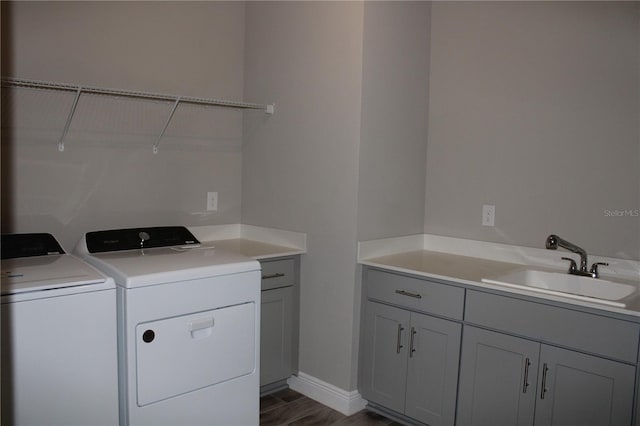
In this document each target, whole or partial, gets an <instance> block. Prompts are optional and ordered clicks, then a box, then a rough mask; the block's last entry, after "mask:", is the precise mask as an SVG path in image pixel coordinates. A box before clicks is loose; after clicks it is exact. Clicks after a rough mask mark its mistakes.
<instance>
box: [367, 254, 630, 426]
mask: <svg viewBox="0 0 640 426" xmlns="http://www.w3.org/2000/svg"><path fill="white" fill-rule="evenodd" d="M363 300H364V302H363V303H364V304H363V316H362V322H361V346H360V371H359V387H358V388H359V391H360V393H361V394H362V396H363V397H364V398H365V399H367V400H368V401H369V406H370V407H372V408H374V409H377V410H378V411H382V412H384V413H386V414H388V415H390V416H391V417H397V418H398V419H399V420H403V421H405V422H406V423H409V424H414V423H416V424H418V423H419V424H427V425H430V426H435V425H452V424H453V423H454V421H455V424H456V425H457V426H471V425H475V426H478V425H487V426H503V425H504V426H514V425H527V426H552V425H553V426H574V425H575V426H591V425H593V426H596V425H597V426H607V425H609V426H618V425H620V426H623V425H624V426H630V425H631V422H632V421H633V410H634V398H635V397H636V390H635V389H636V386H637V384H636V383H637V377H638V376H640V372H639V371H637V365H638V348H639V347H640V324H639V323H638V321H637V320H629V319H626V318H625V317H623V316H620V315H612V314H608V313H606V312H600V311H598V310H594V309H586V308H585V309H582V308H579V307H575V306H572V305H561V304H557V303H554V302H550V301H545V300H542V299H539V298H534V297H526V296H516V295H511V294H506V293H500V292H492V291H488V290H478V289H477V288H475V287H470V286H468V287H465V286H462V285H449V284H448V283H446V282H439V281H436V280H432V279H427V278H421V277H415V276H410V275H406V274H402V273H395V272H388V271H385V270H380V269H375V268H368V267H365V268H364V269H363ZM458 362H459V363H458ZM458 366H459V369H458ZM458 372H459V381H458ZM637 393H638V394H640V392H637ZM638 398H640V397H638ZM637 411H640V405H639V406H638V407H637ZM636 425H640V416H639V417H638V418H636Z"/></svg>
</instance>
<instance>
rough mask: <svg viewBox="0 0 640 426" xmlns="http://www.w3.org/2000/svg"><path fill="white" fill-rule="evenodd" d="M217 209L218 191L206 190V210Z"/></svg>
mask: <svg viewBox="0 0 640 426" xmlns="http://www.w3.org/2000/svg"><path fill="white" fill-rule="evenodd" d="M216 210H218V193H217V192H207V211H216Z"/></svg>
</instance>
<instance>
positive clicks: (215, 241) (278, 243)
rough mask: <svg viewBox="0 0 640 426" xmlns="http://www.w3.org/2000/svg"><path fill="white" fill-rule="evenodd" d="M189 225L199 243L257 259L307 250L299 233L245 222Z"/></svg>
mask: <svg viewBox="0 0 640 426" xmlns="http://www.w3.org/2000/svg"><path fill="white" fill-rule="evenodd" d="M188 228H189V230H190V231H191V232H192V233H193V235H194V236H195V237H196V238H197V239H198V240H200V242H201V243H202V245H205V246H208V247H217V248H219V249H221V250H224V251H229V252H232V253H237V254H242V255H244V256H247V257H250V258H252V259H256V260H265V259H272V258H276V257H282V256H292V255H298V254H304V253H306V252H307V235H306V234H303V233H300V232H292V231H287V230H282V229H273V228H264V227H259V226H252V225H244V224H232V225H213V226H190V227H188Z"/></svg>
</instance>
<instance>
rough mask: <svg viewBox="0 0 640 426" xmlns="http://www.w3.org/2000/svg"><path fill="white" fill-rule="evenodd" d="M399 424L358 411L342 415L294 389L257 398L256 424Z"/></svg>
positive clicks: (283, 425) (321, 425)
mask: <svg viewBox="0 0 640 426" xmlns="http://www.w3.org/2000/svg"><path fill="white" fill-rule="evenodd" d="M328 425H331V426H391V425H393V426H400V424H399V423H396V422H393V421H391V420H389V419H387V418H385V417H382V416H380V415H378V414H375V413H372V412H370V411H367V410H362V411H360V412H358V413H356V414H354V415H352V416H345V415H344V414H341V413H339V412H338V411H335V410H332V409H331V408H329V407H326V406H324V405H322V404H320V403H319V402H316V401H314V400H313V399H311V398H308V397H306V396H304V395H302V394H300V393H298V392H296V391H293V390H291V389H285V390H282V391H279V392H276V393H273V394H271V395H267V396H263V397H262V398H260V426H328Z"/></svg>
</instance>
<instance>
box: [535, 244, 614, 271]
mask: <svg viewBox="0 0 640 426" xmlns="http://www.w3.org/2000/svg"><path fill="white" fill-rule="evenodd" d="M545 246H546V247H547V248H548V249H549V250H557V249H558V247H562V248H564V249H567V250H569V251H571V252H573V253H577V254H579V255H580V269H578V267H577V265H576V262H575V260H573V259H571V258H569V257H563V258H562V259H564V260H568V261H569V262H571V265H570V266H569V273H570V274H573V275H582V276H585V277H593V278H598V266H599V265H604V266H607V265H609V264H608V263H606V262H595V263H594V264H593V265H592V266H591V270H590V271H589V270H587V252H586V251H585V250H584V249H583V248H581V247H578V246H577V245H575V244H572V243H570V242H569V241H567V240H563V239H562V238H560V237H558V236H557V235H553V234H552V235H549V236H548V237H547V242H546V244H545Z"/></svg>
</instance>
